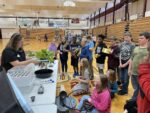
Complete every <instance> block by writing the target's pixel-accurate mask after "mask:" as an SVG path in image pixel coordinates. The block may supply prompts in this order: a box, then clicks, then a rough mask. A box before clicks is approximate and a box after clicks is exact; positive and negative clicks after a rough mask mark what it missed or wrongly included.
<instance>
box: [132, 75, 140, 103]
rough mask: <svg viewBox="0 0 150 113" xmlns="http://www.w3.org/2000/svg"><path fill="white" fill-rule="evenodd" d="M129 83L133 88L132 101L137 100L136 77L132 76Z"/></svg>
mask: <svg viewBox="0 0 150 113" xmlns="http://www.w3.org/2000/svg"><path fill="white" fill-rule="evenodd" d="M131 83H132V86H133V89H134V93H133V96H132V99H133V100H137V96H138V93H139V81H138V75H132V77H131Z"/></svg>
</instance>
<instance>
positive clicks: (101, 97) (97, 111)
mask: <svg viewBox="0 0 150 113" xmlns="http://www.w3.org/2000/svg"><path fill="white" fill-rule="evenodd" d="M98 77H100V79H99V80H98V79H97V80H96V81H95V88H94V90H93V92H92V95H91V96H88V95H85V96H83V97H82V98H81V101H80V103H79V105H78V106H77V109H78V110H79V111H77V110H76V113H80V111H82V113H110V109H111V97H110V92H109V89H108V79H107V77H106V76H104V75H101V76H98ZM87 103H88V104H89V105H91V106H93V107H90V108H91V109H87V107H86V106H85V104H86V105H87ZM89 105H88V106H89Z"/></svg>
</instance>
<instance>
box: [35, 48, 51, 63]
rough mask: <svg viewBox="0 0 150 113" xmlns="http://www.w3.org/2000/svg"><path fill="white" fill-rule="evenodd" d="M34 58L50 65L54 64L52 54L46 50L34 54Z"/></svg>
mask: <svg viewBox="0 0 150 113" xmlns="http://www.w3.org/2000/svg"><path fill="white" fill-rule="evenodd" d="M35 56H36V57H37V58H38V59H40V60H48V61H49V62H51V63H52V62H54V52H52V51H48V50H46V49H42V50H41V51H38V52H36V55H35Z"/></svg>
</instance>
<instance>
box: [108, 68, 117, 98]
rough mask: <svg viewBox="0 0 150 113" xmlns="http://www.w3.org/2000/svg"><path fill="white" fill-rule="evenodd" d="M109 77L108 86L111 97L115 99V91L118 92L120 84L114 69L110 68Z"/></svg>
mask: <svg viewBox="0 0 150 113" xmlns="http://www.w3.org/2000/svg"><path fill="white" fill-rule="evenodd" d="M107 77H108V86H109V89H110V94H111V98H112V99H113V98H114V97H115V93H117V92H118V84H117V81H116V73H115V71H114V70H112V69H109V70H108V72H107Z"/></svg>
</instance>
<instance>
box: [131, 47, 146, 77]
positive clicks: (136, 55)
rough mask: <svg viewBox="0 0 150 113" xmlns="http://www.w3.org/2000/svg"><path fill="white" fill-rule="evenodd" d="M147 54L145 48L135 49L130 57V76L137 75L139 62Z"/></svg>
mask: <svg viewBox="0 0 150 113" xmlns="http://www.w3.org/2000/svg"><path fill="white" fill-rule="evenodd" d="M147 54H148V51H147V48H140V47H139V46H138V47H136V48H135V49H134V51H133V54H132V56H131V59H132V74H133V75H138V66H139V63H140V61H141V60H142V59H143V58H144V57H145V56H146V55H147Z"/></svg>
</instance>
